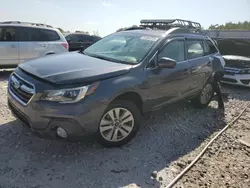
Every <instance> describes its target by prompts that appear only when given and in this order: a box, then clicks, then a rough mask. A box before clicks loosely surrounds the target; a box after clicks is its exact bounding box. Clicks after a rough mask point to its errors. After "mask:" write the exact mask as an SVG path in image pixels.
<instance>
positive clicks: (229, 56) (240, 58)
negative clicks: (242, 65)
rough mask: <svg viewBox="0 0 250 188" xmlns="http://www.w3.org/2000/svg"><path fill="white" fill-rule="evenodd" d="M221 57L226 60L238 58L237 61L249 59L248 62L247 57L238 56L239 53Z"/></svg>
mask: <svg viewBox="0 0 250 188" xmlns="http://www.w3.org/2000/svg"><path fill="white" fill-rule="evenodd" d="M223 58H224V59H226V60H238V61H249V62H250V58H249V57H245V56H239V55H223Z"/></svg>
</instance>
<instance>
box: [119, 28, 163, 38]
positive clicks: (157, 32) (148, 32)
mask: <svg viewBox="0 0 250 188" xmlns="http://www.w3.org/2000/svg"><path fill="white" fill-rule="evenodd" d="M120 32H124V33H139V34H142V35H151V36H158V37H164V35H165V34H166V33H167V31H164V30H151V29H135V30H128V31H120Z"/></svg>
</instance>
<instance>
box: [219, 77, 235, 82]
mask: <svg viewBox="0 0 250 188" xmlns="http://www.w3.org/2000/svg"><path fill="white" fill-rule="evenodd" d="M222 81H225V82H232V83H237V80H235V79H232V78H222Z"/></svg>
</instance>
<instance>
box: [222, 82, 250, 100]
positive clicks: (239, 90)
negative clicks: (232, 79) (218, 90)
mask: <svg viewBox="0 0 250 188" xmlns="http://www.w3.org/2000/svg"><path fill="white" fill-rule="evenodd" d="M222 86H223V92H226V93H229V97H230V98H232V99H239V100H244V101H249V100H250V97H249V95H248V93H249V92H250V88H249V87H243V86H235V85H229V84H223V85H222Z"/></svg>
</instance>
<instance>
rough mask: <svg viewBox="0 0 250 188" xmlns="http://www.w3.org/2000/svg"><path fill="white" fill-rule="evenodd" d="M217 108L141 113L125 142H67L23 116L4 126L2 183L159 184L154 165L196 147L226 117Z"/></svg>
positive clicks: (184, 107)
mask: <svg viewBox="0 0 250 188" xmlns="http://www.w3.org/2000/svg"><path fill="white" fill-rule="evenodd" d="M215 111H216V109H214V108H207V109H204V110H196V109H194V108H193V107H192V106H191V105H190V104H189V103H181V104H174V105H171V106H169V107H167V108H165V109H162V110H160V111H156V112H153V113H151V114H147V115H145V116H144V117H143V122H142V127H141V130H140V132H139V133H138V135H137V136H136V137H135V138H134V139H133V140H132V141H131V142H130V143H129V144H127V145H125V146H123V147H121V148H111V149H110V148H103V147H102V146H100V145H98V144H96V143H95V142H94V141H89V142H78V143H68V142H60V141H49V140H43V139H40V138H37V137H35V136H33V134H31V133H30V132H29V131H28V130H27V129H26V128H24V127H22V126H21V124H20V122H19V121H16V120H15V121H12V122H9V123H6V124H3V125H1V126H0V148H1V153H0V182H1V185H2V186H3V187H5V186H6V187H16V186H17V187H19V188H24V187H25V188H29V187H46V188H50V187H61V188H64V187H67V188H68V187H74V188H78V187H79V188H80V187H98V188H99V187H121V186H125V185H128V184H131V183H136V184H137V185H140V186H142V187H159V183H158V182H155V181H154V180H152V179H151V178H150V176H151V173H152V172H153V171H155V170H156V171H158V170H161V169H163V168H165V167H167V166H168V165H169V164H170V163H171V162H172V161H174V160H176V159H178V158H179V157H181V156H183V155H185V154H188V153H189V152H190V151H192V150H194V149H195V148H197V147H198V146H199V145H200V144H201V143H202V142H203V141H204V139H206V138H207V137H209V136H210V135H211V134H212V133H213V132H214V131H216V130H217V129H220V128H221V126H223V125H224V122H221V121H218V120H217V119H216V118H215Z"/></svg>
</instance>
